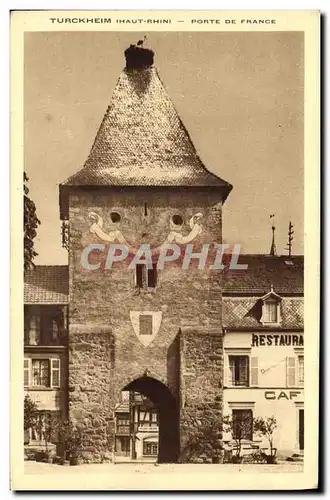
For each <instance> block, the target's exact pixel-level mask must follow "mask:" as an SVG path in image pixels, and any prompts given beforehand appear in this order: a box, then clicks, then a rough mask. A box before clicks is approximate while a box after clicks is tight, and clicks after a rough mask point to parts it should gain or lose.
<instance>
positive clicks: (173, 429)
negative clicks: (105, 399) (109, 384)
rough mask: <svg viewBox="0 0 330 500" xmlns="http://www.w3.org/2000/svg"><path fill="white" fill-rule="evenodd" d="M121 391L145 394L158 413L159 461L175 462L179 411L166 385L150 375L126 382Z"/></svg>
mask: <svg viewBox="0 0 330 500" xmlns="http://www.w3.org/2000/svg"><path fill="white" fill-rule="evenodd" d="M122 390H123V391H134V392H138V393H140V394H142V395H143V396H146V397H147V398H148V399H150V401H152V403H153V404H154V405H155V407H156V408H157V410H158V414H159V438H158V439H159V451H158V460H157V461H158V462H159V463H173V462H177V460H178V456H179V452H180V437H179V413H178V405H177V401H176V398H175V397H174V396H173V395H172V393H171V391H170V390H169V388H168V387H166V385H164V384H163V383H162V382H159V381H158V380H156V379H154V378H152V377H140V378H138V379H135V380H133V381H132V382H130V383H129V384H127V385H126V386H125V387H123V389H122Z"/></svg>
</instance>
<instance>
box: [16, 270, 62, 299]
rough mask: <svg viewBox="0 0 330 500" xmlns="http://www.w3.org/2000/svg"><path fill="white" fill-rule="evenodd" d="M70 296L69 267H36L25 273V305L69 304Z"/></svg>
mask: <svg viewBox="0 0 330 500" xmlns="http://www.w3.org/2000/svg"><path fill="white" fill-rule="evenodd" d="M68 294H69V269H68V266H36V267H35V269H31V270H29V271H25V275H24V303H25V304H67V303H68V300H69V297H68Z"/></svg>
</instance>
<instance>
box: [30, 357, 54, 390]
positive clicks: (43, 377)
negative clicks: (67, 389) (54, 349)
mask: <svg viewBox="0 0 330 500" xmlns="http://www.w3.org/2000/svg"><path fill="white" fill-rule="evenodd" d="M60 371H61V367H60V360H59V359H30V358H25V359H24V387H54V388H56V387H60V385H61V378H60Z"/></svg>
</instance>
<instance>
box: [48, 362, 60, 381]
mask: <svg viewBox="0 0 330 500" xmlns="http://www.w3.org/2000/svg"><path fill="white" fill-rule="evenodd" d="M50 363H51V370H50V373H51V378H50V382H51V384H50V385H51V387H60V360H59V359H51V360H50Z"/></svg>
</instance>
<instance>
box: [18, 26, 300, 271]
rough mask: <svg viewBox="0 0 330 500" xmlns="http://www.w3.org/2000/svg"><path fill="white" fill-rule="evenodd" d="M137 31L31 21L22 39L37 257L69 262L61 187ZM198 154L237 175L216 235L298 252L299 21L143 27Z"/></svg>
mask: <svg viewBox="0 0 330 500" xmlns="http://www.w3.org/2000/svg"><path fill="white" fill-rule="evenodd" d="M143 35H144V33H143V34H141V33H134V32H127V33H122V32H121V33H119V32H117V33H116V32H39V33H38V32H33V33H32V32H31V33H25V43H24V169H25V171H26V173H27V175H28V177H29V188H30V196H31V198H32V199H33V201H34V202H35V204H36V207H37V215H38V217H39V219H40V220H41V225H40V226H39V229H38V235H37V238H36V240H35V249H36V251H37V252H38V254H39V255H38V257H37V258H36V260H35V263H36V264H66V263H67V258H68V256H67V251H66V250H64V249H62V247H61V223H60V219H59V205H58V186H59V184H60V183H61V182H64V181H65V180H66V179H67V178H68V177H70V176H71V175H72V174H74V173H76V172H77V171H78V170H80V169H81V168H82V166H83V164H84V162H85V160H86V158H87V156H88V154H89V151H90V149H91V146H92V144H93V141H94V138H95V135H96V133H97V130H98V128H99V126H100V124H101V120H102V118H103V115H104V113H105V111H106V109H107V107H108V105H109V104H110V101H111V96H112V93H113V90H114V87H115V85H116V82H117V80H118V77H119V74H120V72H121V71H122V69H123V67H124V66H125V60H124V50H125V49H126V48H127V47H128V46H129V44H131V43H136V42H137V41H138V39H140V38H142V36H143ZM145 35H146V36H147V42H146V46H147V47H149V48H152V49H153V50H154V52H155V66H156V67H157V69H158V72H159V75H160V78H161V80H162V82H163V84H164V86H165V88H166V90H167V92H168V94H169V96H170V98H171V99H172V101H173V103H174V105H175V107H176V109H177V111H178V113H179V116H180V117H181V119H182V121H183V123H184V125H185V126H186V128H187V130H188V131H189V134H190V136H191V138H192V140H193V143H194V145H195V147H196V149H197V152H198V154H199V155H200V157H201V159H202V161H203V163H204V164H205V166H206V167H207V168H208V170H210V171H211V172H214V173H215V174H218V175H219V176H220V177H221V178H223V179H225V180H226V181H228V182H230V183H231V184H232V185H233V190H232V192H231V193H230V195H229V197H228V198H227V200H226V202H225V205H224V209H223V240H224V241H225V242H228V243H232V244H234V243H235V244H236V243H240V244H241V245H242V247H241V251H242V252H243V253H268V252H269V249H270V244H271V219H270V214H275V225H276V246H277V253H278V254H279V255H281V254H285V253H286V251H285V247H286V244H287V233H288V224H289V221H290V220H291V221H292V223H293V225H294V240H293V253H294V254H302V253H303V237H304V228H303V212H304V211H303V206H304V205H303V204H304V193H303V188H304V143H303V140H304V122H303V103H304V61H303V58H304V38H303V33H302V32H279V31H277V32H248V33H244V32H216V33H206V32H204V33H201V32H199V33H197V32H196V33H192V32H181V33H180V32H167V33H166V32H163V33H156V32H152V33H145Z"/></svg>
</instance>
